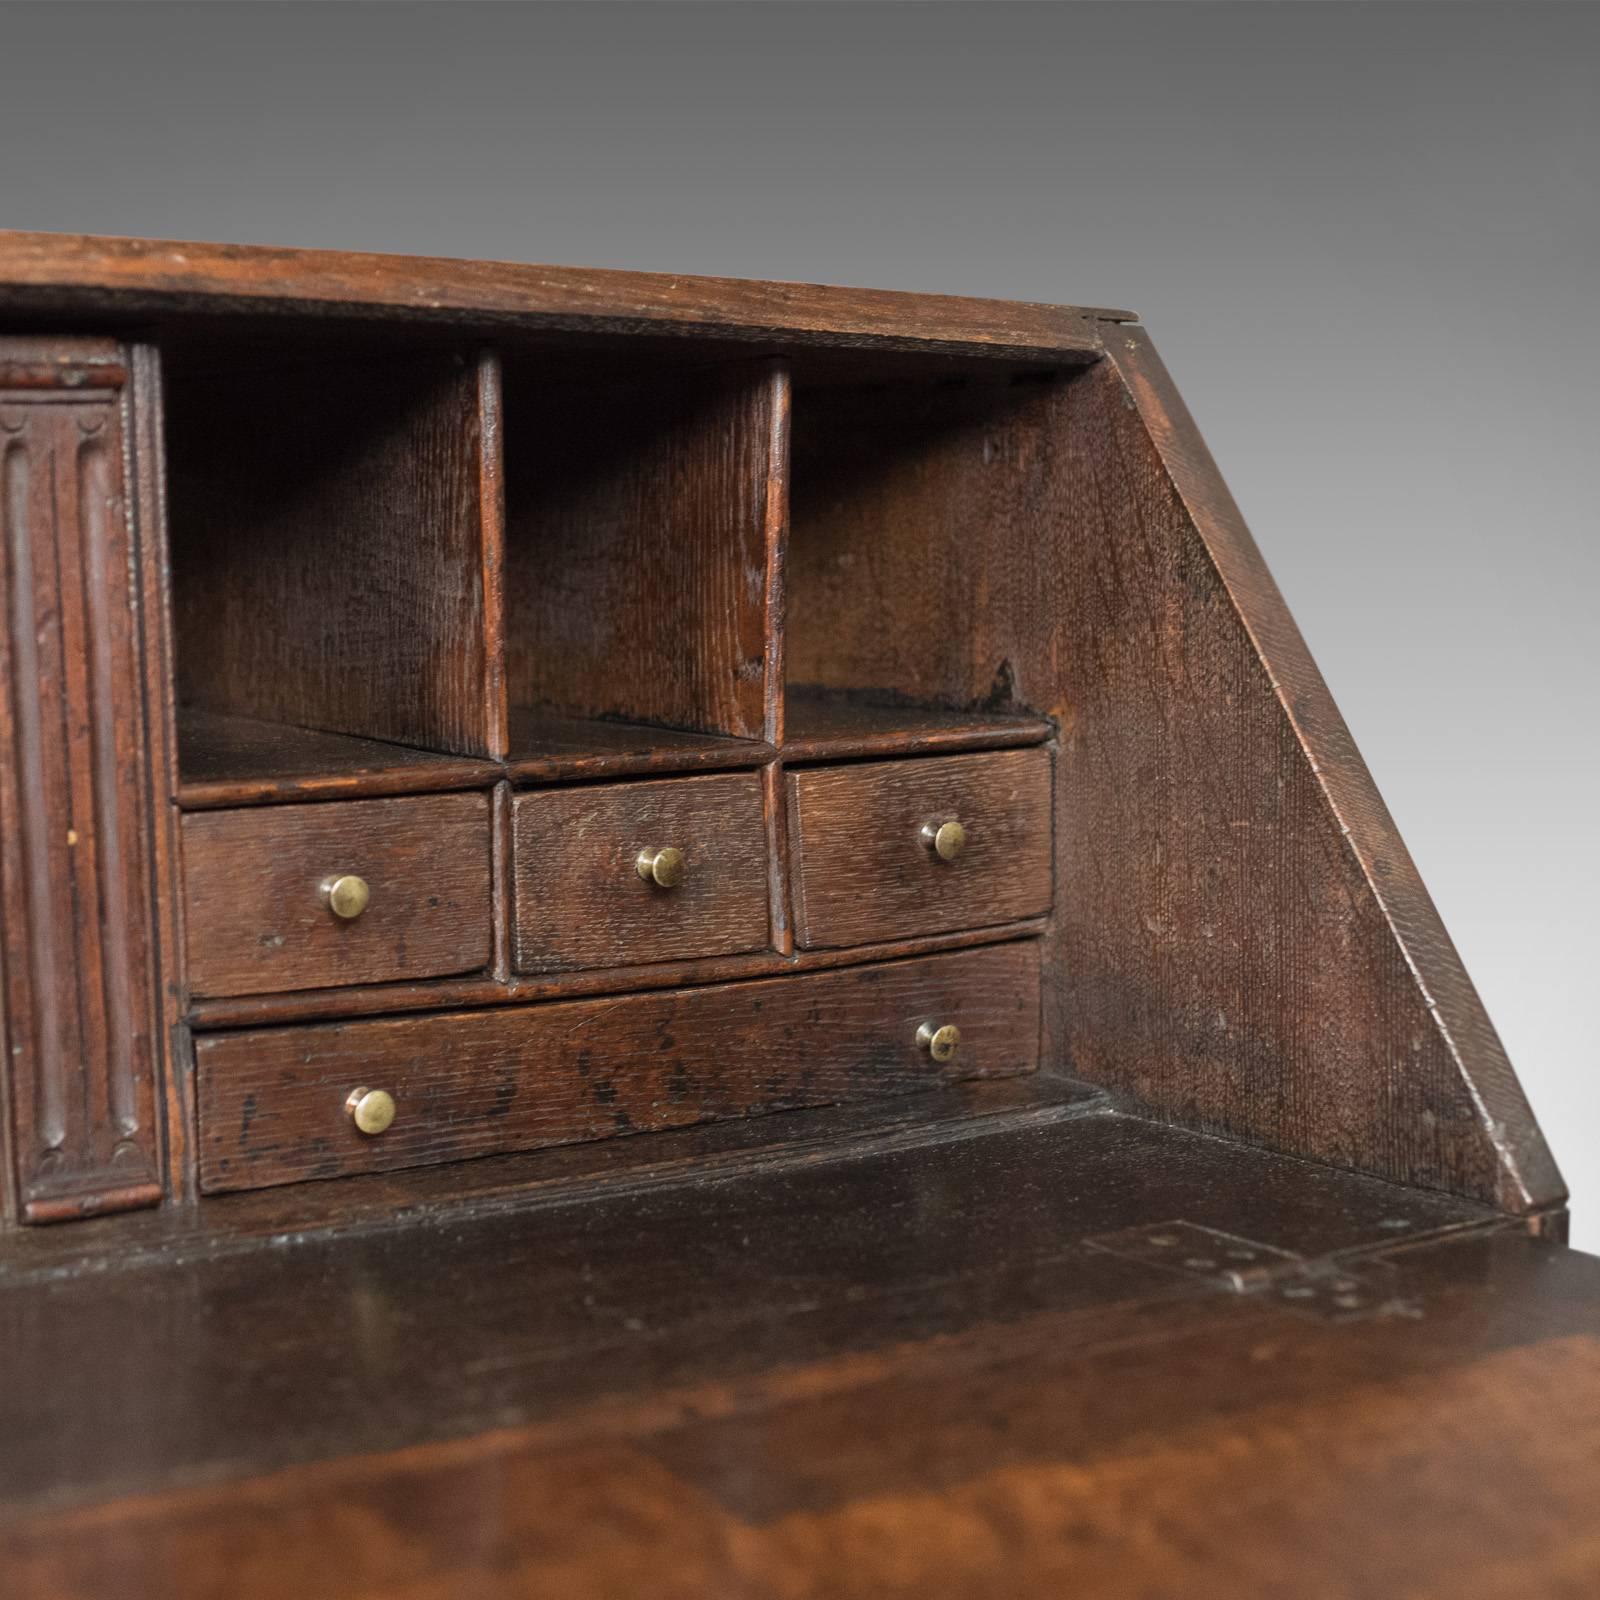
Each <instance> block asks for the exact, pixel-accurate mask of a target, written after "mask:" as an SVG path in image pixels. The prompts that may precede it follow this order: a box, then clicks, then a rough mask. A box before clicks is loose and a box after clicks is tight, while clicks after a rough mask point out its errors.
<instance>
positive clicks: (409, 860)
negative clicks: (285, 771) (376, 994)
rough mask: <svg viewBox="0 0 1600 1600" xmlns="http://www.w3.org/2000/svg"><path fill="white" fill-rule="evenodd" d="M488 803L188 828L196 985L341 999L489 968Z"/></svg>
mask: <svg viewBox="0 0 1600 1600" xmlns="http://www.w3.org/2000/svg"><path fill="white" fill-rule="evenodd" d="M489 864H490V850H489V797H488V796H487V795H484V794H447V795H427V796H423V797H419V798H414V799H410V798H408V799H397V800H356V801H349V802H343V801H341V802H330V803H328V804H324V805H301V806H265V807H261V808H253V809H251V810H248V811H206V812H196V813H191V814H190V815H188V816H185V817H184V819H183V873H184V908H185V915H186V922H187V929H188V949H189V988H190V991H191V992H192V993H194V994H197V995H242V994H268V993H271V992H274V991H277V990H283V989H330V988H336V987H338V986H340V985H344V984H357V983H388V982H392V981H396V980H399V979H403V978H431V977H439V976H441V975H443V974H446V973H453V972H472V971H476V970H477V969H479V968H481V967H485V966H487V965H488V963H489V951H490V894H489V881H490V877H489Z"/></svg>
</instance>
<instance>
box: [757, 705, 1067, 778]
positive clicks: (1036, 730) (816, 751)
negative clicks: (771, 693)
mask: <svg viewBox="0 0 1600 1600" xmlns="http://www.w3.org/2000/svg"><path fill="white" fill-rule="evenodd" d="M1054 731H1055V728H1054V725H1053V724H1052V723H1051V722H1050V721H1049V719H1048V718H1046V717H1036V716H1017V715H1006V714H1001V713H996V712H987V711H932V710H926V709H923V708H921V707H918V706H903V705H872V704H870V703H867V702H864V701H861V700H859V699H856V698H853V697H851V696H849V695H842V694H835V693H833V692H831V691H828V690H818V689H806V688H800V689H790V690H789V692H788V694H787V696H786V697H785V700H784V740H783V754H784V759H785V760H786V761H789V762H802V761H839V760H846V759H849V758H851V757H854V756H879V755H882V756H911V755H925V754H926V755H932V754H942V753H944V752H946V751H952V750H1003V749H1007V748H1010V747H1012V746H1016V745H1029V744H1043V743H1044V741H1045V740H1046V739H1048V738H1049V737H1050V736H1051V734H1052V733H1054Z"/></svg>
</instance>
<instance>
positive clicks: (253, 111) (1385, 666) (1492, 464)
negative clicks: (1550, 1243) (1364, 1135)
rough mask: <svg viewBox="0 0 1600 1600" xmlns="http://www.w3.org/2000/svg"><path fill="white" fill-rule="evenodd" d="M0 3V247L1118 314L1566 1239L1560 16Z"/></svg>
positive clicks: (1577, 783)
mask: <svg viewBox="0 0 1600 1600" xmlns="http://www.w3.org/2000/svg"><path fill="white" fill-rule="evenodd" d="M0 23H3V26H0V226H6V227H16V228H42V229H61V230H72V231H84V232H96V233H130V234H145V235H154V236H167V237H174V238H203V239H226V240H238V241H259V242H265V243H275V244H298V245H330V246H342V247H346V248H355V249H370V250H402V251H414V252H421V253H437V254H440V255H467V256H497V257H503V258H510V259H521V260H530V261H551V262H562V263H571V264H580V265H596V266H614V267H644V268H653V269H655V270H658V271H667V272H715V273H724V274H731V275H749V276H760V277H783V278H801V279H813V280H823V281H830V282H841V283H855V284H873V285H884V286H889V287H897V288H909V289H924V290H940V291H949V292H954V293H964V294H980V295H1003V296H1017V297H1021V298H1025V299H1030V300H1056V301H1069V302H1070V301H1078V302H1084V303H1089V304H1100V305H1118V306H1132V307H1133V308H1135V309H1136V310H1138V311H1140V312H1142V313H1143V314H1144V316H1145V318H1146V320H1147V321H1148V323H1149V325H1150V327H1151V329H1152V331H1153V333H1154V334H1155V336H1156V339H1157V342H1158V343H1159V344H1160V346H1161V348H1162V350H1163V353H1164V354H1165V356H1166V358H1167V361H1168V363H1169V365H1170V366H1171V367H1172V369H1173V372H1174V374H1175V376H1176V378H1177V380H1178V382H1179V384H1180V386H1181V388H1182V389H1183V391H1184V394H1185V395H1186V397H1187V399H1188V400H1189V403H1190V405H1191V406H1192V408H1193V409H1194V411H1195V413H1196V415H1197V416H1198V418H1199V421H1200V424H1201V426H1202V428H1203V429H1204V430H1205V432H1206V435H1207V437H1208V439H1209V441H1210V443H1211V446H1212V448H1213V450H1214V451H1215V453H1216V455H1217V457H1218V459H1219V461H1220V462H1221V464H1222V468H1223V471H1224V473H1225V474H1226V475H1227V477H1228V479H1229V481H1230V483H1231V484H1232V487H1233V489H1234V491H1235V493H1236V494H1237V496H1238V498H1239V500H1240V502H1241V504H1242V505H1243V507H1244V510H1245V514H1246V516H1247V517H1248V518H1249V519H1250V521H1251V523H1252V525H1253V527H1254V529H1255V532H1256V535H1257V537H1258V538H1259V539H1260V541H1261V543H1262V545H1263V547H1264V549H1265V551H1266V554H1267V557H1268V559H1269V561H1270V562H1271V563H1272V566H1273V568H1274V570H1275V571H1276V574H1277V576H1278V579H1279V581H1280V582H1281V583H1282V585H1283V588H1284V590H1285V592H1286V593H1287V595H1288V598H1289V602H1290V604H1291V605H1292V606H1293V608H1294V610H1295V612H1296V614H1297V615H1298V617H1299V620H1300V622H1301V624H1302V626H1303V628H1304V630H1305V632H1306V635H1307V637H1308V638H1309V640H1310V642H1311V647H1312V650H1313V651H1314V652H1315V654H1316V656H1317V658H1318V660H1319V661H1320V663H1321V665H1322V668H1323V670H1324V672H1325V673H1326V675H1327V678H1328V681H1329V683H1330V684H1331V686H1332V689H1333V692H1334V695H1335V697H1336V698H1337V699H1338V701H1339V702H1340V704H1341V706H1342V707H1343V709H1344V711H1345V714H1346V716H1347V717H1348V719H1349V721H1350V723H1351V725H1352V727H1353V728H1354V730H1355V734H1356V737H1357V739H1358V741H1359V742H1360V744H1361V746H1362V748H1363V750H1364V752H1365V754H1366V756H1367V759H1368V761H1369V762H1370V764H1371V766H1372V769H1373V771H1374V774H1375V775H1376V777H1377V780H1378V784H1379V786H1380V788H1381V789H1382V790H1383V792H1384V794H1385V796H1386V797H1387V799H1388V800H1389V803H1390V805H1391V806H1392V808H1393V810H1394V812H1395V815H1396V817H1397V819H1398V821H1399V824H1400V827H1401V829H1402V831H1403V832H1404V834H1405V836H1406V838H1407V840H1408V841H1409V843H1410V845H1411V847H1412V850H1413V851H1414V853H1415V855H1416V857H1417V860H1418V863H1419V864H1420V866H1421V869H1422V872H1423V876H1424V877H1425V879H1426V880H1427V882H1428V884H1429V885H1430V887H1431V888H1432V890H1433V893H1434V895H1435V897H1436V898H1437V900H1438V902H1439V905H1440V908H1441V910H1442V911H1443V914H1444V918H1445V921H1446V923H1447V924H1448V926H1449V927H1450V929H1451V931H1452V933H1453V934H1454V936H1455V938H1456V941H1457V943H1458V944H1459V945H1460V947H1461V950H1462V953H1463V955H1464V956H1465V958H1466V962H1467V966H1468V968H1469V970H1470V971H1471V973H1472V974H1473V976H1474V978H1475V979H1476V981H1477V983H1478V985H1479V987H1480V989H1481V990H1482V992H1483V994H1484V998H1485V1000H1486V1001H1487V1003H1488V1007H1489V1010H1490V1013H1491V1015H1492V1016H1493V1017H1494V1019H1495V1021H1496V1023H1497V1024H1498V1026H1499V1028H1500V1030H1501V1032H1502V1034H1503V1036H1504V1038H1505V1040H1506V1044H1507V1046H1508V1047H1509V1049H1510V1052H1511V1056H1512V1059H1513V1060H1514V1061H1515V1063H1516V1064H1517V1067H1518V1068H1519V1070H1520V1072H1521V1074H1522V1077H1523V1081H1524V1082H1525V1084H1526V1085H1527V1087H1528V1091H1529V1093H1530V1095H1531V1097H1532V1099H1533V1102H1534V1105H1535V1108H1536V1109H1537V1111H1538V1112H1539V1114H1540V1117H1541V1119H1542V1121H1543V1124H1544V1127H1545V1129H1546V1131H1547V1133H1548V1134H1549V1136H1550V1139H1551V1141H1552V1143H1553V1144H1554V1146H1555V1151H1556V1155H1557V1157H1558V1158H1559V1160H1560V1161H1561V1162H1562V1164H1563V1166H1564V1168H1565V1170H1566V1174H1567V1177H1568V1180H1569V1182H1570V1183H1571V1185H1572V1188H1573V1190H1574V1192H1575V1201H1576V1221H1575V1227H1574V1239H1575V1242H1578V1243H1580V1244H1583V1245H1586V1246H1587V1247H1589V1248H1600V1088H1597V1085H1596V1081H1595V1078H1596V1075H1595V1067H1596V1049H1595V1045H1594V1042H1593V1034H1592V1030H1591V1028H1590V1025H1589V1021H1588V1016H1587V1012H1588V1007H1589V1005H1590V1004H1591V1003H1592V997H1593V993H1594V990H1595V987H1596V967H1597V956H1600V939H1597V935H1596V931H1595V903H1596V890H1597V887H1600V885H1597V881H1596V880H1597V877H1600V874H1597V871H1596V863H1597V848H1596V842H1595V835H1596V822H1597V814H1600V806H1597V803H1596V802H1597V793H1600V784H1597V756H1596V752H1595V742H1596V741H1595V734H1596V723H1597V717H1596V712H1595V706H1594V696H1595V691H1596V689H1597V687H1600V670H1597V667H1600V642H1597V633H1600V629H1597V626H1596V622H1595V617H1594V607H1595V598H1596V587H1597V578H1600V541H1597V538H1596V526H1595V522H1596V518H1595V510H1594V506H1595V496H1594V492H1593V488H1592V480H1593V476H1594V470H1595V463H1596V455H1597V452H1596V444H1595V432H1596V408H1595V405H1594V400H1593V396H1594V393H1595V382H1596V375H1597V374H1600V309H1597V306H1596V303H1595V291H1596V288H1597V284H1596V268H1597V263H1600V207H1597V200H1596V193H1597V184H1600V92H1597V89H1596V77H1595V73H1596V64H1597V61H1600V8H1594V7H1590V6H1585V5H1570V6H1541V5H1535V4H1528V3H1520V4H1514V5H1507V6H1504V7H1499V6H1486V7H1479V6H1469V5H1454V4H1447V3H1431V4H1430V3H1424V4H1417V5H1406V4H1386V5H1375V6H1368V5H1359V4H1343V3H1336V4H1331V5H1327V4H1315V3H1303V4H1276V5H1274V4H1252V5H1223V4H1200V3H1191V4H1179V5H1176V6H1169V5H1165V4H1157V3H1145V4H1141V3H1124V4H1111V5H1093V4H1078V5H1065V6H1060V7H1054V6H1025V7H1020V8H1012V7H1010V6H1002V5H999V4H988V5H972V6H943V7H935V8H924V7H922V6H916V5H910V4H892V5H887V6H868V5H860V4H858V5H855V6H804V5H802V6H780V5H747V6H734V7H725V6H720V5H699V6H689V7H682V6H678V5H668V4H656V5H650V6H645V7H643V8H639V9H634V8H632V7H624V6H620V5H589V6H584V7H577V8H571V9H569V8H567V7H557V6H526V7H524V6H501V5H492V6H477V5H468V4H455V5H443V6H436V7H426V8H411V7H402V6H352V5H320V6H299V5H288V4H269V5H264V6H257V5H214V6H209V7H207V6H201V7H197V8H188V7H168V6H157V5H135V4H124V5H120V6H114V7H111V8H109V9H104V10H102V9H100V8H98V7H90V6H86V5H64V4H63V5H55V6H44V7H38V8H35V7H22V6H7V7H6V8H5V10H4V15H3V18H0Z"/></svg>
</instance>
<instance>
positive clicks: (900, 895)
mask: <svg viewBox="0 0 1600 1600" xmlns="http://www.w3.org/2000/svg"><path fill="white" fill-rule="evenodd" d="M1050 765H1051V756H1050V752H1049V751H1048V750H1043V749H1033V750H1008V751H997V752H995V753H993V754H982V755H958V756H940V757H936V758H929V759H926V760H918V761H878V762H864V763H860V764H852V765H846V766H841V767H808V768H806V769H804V770H802V771H800V772H794V773H790V774H789V776H788V780H787V781H788V806H789V849H790V855H791V867H792V872H793V877H794V886H795V888H794V906H795V928H796V936H797V938H798V939H799V941H800V943H801V944H802V945H804V946H807V947H808V948H809V947H822V946H828V945H850V944H864V943H866V942H868V941H869V940H873V939H893V938H910V937H912V936H915V935H918V934H928V933H943V932H946V931H947V930H949V929H952V928H970V927H982V926H984V925H985V924H987V923H991V922H1010V921H1013V920H1016V919H1018V918H1023V917H1036V916H1042V915H1044V914H1045V913H1046V912H1047V911H1048V910H1049V909H1050V884H1051V871H1050V854H1051V838H1050V835H1051V816H1050V795H1051V783H1050ZM952 818H953V819H955V820H957V821H959V822H961V824H962V825H963V826H964V827H965V828H966V830H967V840H966V846H965V848H964V849H963V851H962V852H961V854H960V855H959V856H958V857H957V858H956V859H955V860H953V861H945V860H941V859H940V857H939V856H938V855H937V854H936V853H935V852H934V851H933V850H931V849H930V848H929V847H928V845H927V844H926V843H925V842H924V841H923V839H922V838H921V837H920V830H921V828H922V826H923V825H924V824H925V823H938V822H943V821H947V820H950V819H952Z"/></svg>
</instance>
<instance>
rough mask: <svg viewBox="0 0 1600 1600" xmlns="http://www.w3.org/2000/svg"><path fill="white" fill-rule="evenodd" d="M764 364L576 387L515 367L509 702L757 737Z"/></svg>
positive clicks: (771, 436)
mask: <svg viewBox="0 0 1600 1600" xmlns="http://www.w3.org/2000/svg"><path fill="white" fill-rule="evenodd" d="M785 382H786V379H785V376H784V374H783V372H782V370H781V369H779V368H775V367H773V366H771V365H770V364H765V363H761V364H754V365H748V364H741V365H740V366H737V367H734V368H729V369H716V370H712V371H708V372H696V373H684V374H677V375H674V376H673V377H672V378H671V379H670V380H658V381H655V382H635V383H627V384H607V385H603V386H598V387H596V386H580V387H577V388H573V387H571V386H568V385H562V384H552V383H549V382H547V381H543V379H542V374H541V371H540V368H539V366H538V364H537V363H530V364H529V365H527V366H526V367H522V366H520V365H513V366H512V367H511V368H510V369H509V371H508V374H507V407H506V419H507V440H508V444H509V449H508V459H507V483H506V589H507V595H506V608H507V612H506V614H507V622H506V682H507V687H508V692H509V695H510V698H511V702H512V704H514V705H517V706H540V707H547V708H549V709H552V710H555V711H558V712H563V713H566V714H569V715H577V716H593V717H611V718H617V719H621V720H624V721H630V722H647V723H659V724H661V725H662V726H664V727H669V728H680V729H685V730H689V731H694V732H705V733H719V734H729V735H732V736H734V737H738V738H749V739H760V738H762V737H763V736H764V734H765V731H766V715H767V705H768V700H769V698H770V696H771V694H772V693H773V692H774V691H773V690H771V689H770V688H769V685H768V669H769V666H770V665H772V664H773V663H771V662H769V642H770V641H769V633H768V626H767V612H768V602H769V599H770V585H769V581H768V570H767V567H768V541H767V534H768V499H767V486H768V482H769V480H770V479H771V477H772V475H773V473H774V471H775V470H776V464H775V445H776V444H777V443H778V442H779V437H780V433H779V428H778V425H777V423H776V421H775V418H777V417H778V416H779V415H781V413H782V410H783V407H784V404H785V400H784V386H785Z"/></svg>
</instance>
